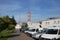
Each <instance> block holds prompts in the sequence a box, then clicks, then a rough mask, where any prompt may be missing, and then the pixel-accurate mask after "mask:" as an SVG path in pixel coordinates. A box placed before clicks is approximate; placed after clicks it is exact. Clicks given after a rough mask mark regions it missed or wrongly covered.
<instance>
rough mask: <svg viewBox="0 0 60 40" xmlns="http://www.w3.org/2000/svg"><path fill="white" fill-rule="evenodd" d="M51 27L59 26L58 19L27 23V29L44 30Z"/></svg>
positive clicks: (59, 18) (59, 20)
mask: <svg viewBox="0 0 60 40" xmlns="http://www.w3.org/2000/svg"><path fill="white" fill-rule="evenodd" d="M51 26H60V17H53V18H49V19H46V20H42V21H40V22H28V27H33V28H40V27H42V28H46V27H51Z"/></svg>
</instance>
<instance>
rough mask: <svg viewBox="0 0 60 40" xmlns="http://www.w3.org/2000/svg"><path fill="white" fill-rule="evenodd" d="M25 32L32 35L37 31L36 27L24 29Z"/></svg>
mask: <svg viewBox="0 0 60 40" xmlns="http://www.w3.org/2000/svg"><path fill="white" fill-rule="evenodd" d="M25 33H26V34H27V35H28V36H32V35H33V34H35V33H37V29H29V30H27V31H25Z"/></svg>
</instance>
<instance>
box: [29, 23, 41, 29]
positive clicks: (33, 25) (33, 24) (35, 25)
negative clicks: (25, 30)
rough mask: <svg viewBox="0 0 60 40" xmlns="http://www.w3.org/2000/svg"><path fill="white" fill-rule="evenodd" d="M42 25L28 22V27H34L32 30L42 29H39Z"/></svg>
mask: <svg viewBox="0 0 60 40" xmlns="http://www.w3.org/2000/svg"><path fill="white" fill-rule="evenodd" d="M39 25H40V23H37V22H28V27H32V28H36V29H37V28H40V27H39Z"/></svg>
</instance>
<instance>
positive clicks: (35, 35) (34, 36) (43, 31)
mask: <svg viewBox="0 0 60 40" xmlns="http://www.w3.org/2000/svg"><path fill="white" fill-rule="evenodd" d="M43 33H45V30H39V32H37V33H36V34H33V35H32V37H33V38H35V39H39V36H41V35H42V34H43Z"/></svg>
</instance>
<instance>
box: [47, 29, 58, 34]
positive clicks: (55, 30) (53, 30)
mask: <svg viewBox="0 0 60 40" xmlns="http://www.w3.org/2000/svg"><path fill="white" fill-rule="evenodd" d="M57 32H58V29H48V30H47V32H46V34H57Z"/></svg>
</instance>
